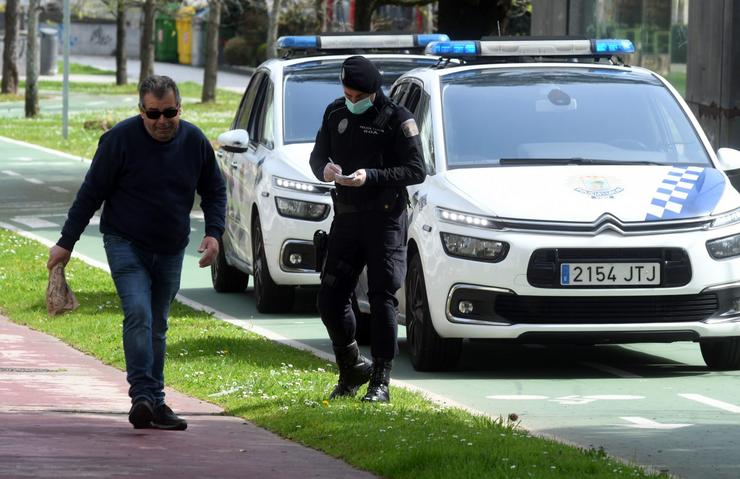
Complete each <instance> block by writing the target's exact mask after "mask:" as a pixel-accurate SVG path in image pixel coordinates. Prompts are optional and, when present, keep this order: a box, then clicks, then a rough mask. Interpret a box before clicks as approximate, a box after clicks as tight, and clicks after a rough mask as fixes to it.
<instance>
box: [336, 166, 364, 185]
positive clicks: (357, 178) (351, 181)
mask: <svg viewBox="0 0 740 479" xmlns="http://www.w3.org/2000/svg"><path fill="white" fill-rule="evenodd" d="M365 180H367V173H366V172H365V169H364V168H360V169H359V170H357V171H355V172H354V173H352V174H351V175H347V177H345V178H335V179H334V182H335V183H338V184H340V185H342V186H355V187H359V186H362V185H364V184H365Z"/></svg>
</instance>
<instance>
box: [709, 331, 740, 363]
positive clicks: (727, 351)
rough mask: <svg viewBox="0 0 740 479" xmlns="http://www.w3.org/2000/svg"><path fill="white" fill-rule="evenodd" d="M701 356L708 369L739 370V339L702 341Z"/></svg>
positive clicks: (734, 337)
mask: <svg viewBox="0 0 740 479" xmlns="http://www.w3.org/2000/svg"><path fill="white" fill-rule="evenodd" d="M699 344H700V346H701V355H702V357H704V362H705V363H707V366H709V369H712V370H715V371H733V370H737V369H740V337H737V336H733V337H729V338H724V339H713V340H711V341H702V342H701V343H699Z"/></svg>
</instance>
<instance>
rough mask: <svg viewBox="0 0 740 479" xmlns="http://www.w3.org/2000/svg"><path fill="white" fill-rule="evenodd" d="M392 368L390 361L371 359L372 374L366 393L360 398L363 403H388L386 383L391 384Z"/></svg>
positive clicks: (388, 394)
mask: <svg viewBox="0 0 740 479" xmlns="http://www.w3.org/2000/svg"><path fill="white" fill-rule="evenodd" d="M392 367H393V361H392V360H389V359H380V358H373V374H372V376H371V377H370V384H368V385H367V393H366V394H365V396H363V398H362V400H363V401H368V402H390V400H391V394H390V392H389V391H388V383H390V382H391V368H392Z"/></svg>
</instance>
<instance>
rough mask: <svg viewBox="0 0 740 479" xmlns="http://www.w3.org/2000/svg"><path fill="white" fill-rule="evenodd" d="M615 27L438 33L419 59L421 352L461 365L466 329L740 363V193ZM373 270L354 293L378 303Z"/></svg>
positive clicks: (408, 304) (415, 270)
mask: <svg viewBox="0 0 740 479" xmlns="http://www.w3.org/2000/svg"><path fill="white" fill-rule="evenodd" d="M632 51H634V47H633V46H632V44H631V43H630V42H629V41H620V40H595V41H590V40H572V39H569V40H551V41H544V40H535V39H531V40H522V41H509V40H501V41H480V42H477V41H476V42H441V43H435V44H431V45H430V46H429V47H428V48H427V53H432V54H436V55H441V56H443V57H445V58H457V59H462V61H463V64H458V65H454V64H450V65H448V66H445V65H444V64H443V65H441V66H438V67H435V68H425V69H417V70H413V71H411V72H409V73H407V74H405V75H403V76H402V77H401V78H400V79H399V80H398V81H397V82H396V83H395V84H394V86H393V89H392V97H393V98H394V99H395V100H396V101H398V102H399V103H401V104H403V105H405V106H406V107H407V108H409V109H410V110H411V111H412V112H414V114H415V116H416V119H417V122H418V124H419V129H420V136H421V142H422V146H423V149H424V156H425V161H426V164H427V169H428V173H429V176H428V177H427V178H426V181H425V182H424V183H423V184H421V185H417V186H415V187H410V188H409V192H410V196H411V198H412V205H411V208H410V213H409V214H410V230H409V242H408V271H407V276H406V282H405V291H404V292H399V296H402V297H400V298H399V301H400V302H401V311H403V312H405V317H402V318H401V321H402V322H405V325H406V335H407V345H408V349H409V354H410V356H411V360H412V363H413V365H414V367H415V368H416V369H419V370H434V369H440V368H449V367H453V366H454V365H455V363H456V361H457V359H458V357H459V355H460V351H461V343H462V339H463V338H496V339H511V340H518V341H521V342H527V343H544V342H552V341H556V342H568V343H571V342H582V343H588V344H599V343H627V342H673V341H697V342H699V344H700V345H701V352H702V354H703V357H704V359H705V361H706V363H707V365H708V366H709V367H710V368H712V369H738V368H740V195H738V193H737V191H736V190H735V188H734V187H733V185H732V184H731V183H730V181H729V180H728V176H727V174H726V172H730V171H732V170H737V169H738V168H740V152H738V151H736V150H731V149H720V150H719V151H718V152H717V153H716V154H715V152H714V151H713V150H712V147H711V145H710V143H709V142H708V140H707V138H706V136H705V135H704V133H703V132H702V130H701V127H700V126H699V124H698V123H697V121H696V119H695V118H694V116H693V115H692V113H691V111H690V110H689V108H688V106H687V105H686V103H685V102H684V101H683V99H682V98H681V97H680V96H679V95H678V94H677V93H676V91H675V90H674V89H673V88H672V87H671V85H670V84H668V83H667V82H666V81H665V80H664V79H663V78H661V77H660V76H658V75H656V74H655V73H653V72H651V71H649V70H646V69H643V68H636V67H630V66H627V65H625V64H623V63H621V62H619V61H616V62H615V61H614V60H618V58H616V57H615V55H620V54H623V53H630V52H632ZM365 290H366V286H365V284H364V283H362V280H361V284H360V285H359V287H358V288H357V291H356V293H357V295H358V302H359V307H360V309H361V310H362V311H363V312H367V311H368V305H367V301H366V298H365V297H364V293H365Z"/></svg>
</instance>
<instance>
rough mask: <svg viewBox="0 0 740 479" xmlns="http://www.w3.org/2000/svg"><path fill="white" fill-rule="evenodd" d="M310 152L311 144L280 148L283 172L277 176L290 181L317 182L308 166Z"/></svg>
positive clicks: (296, 144)
mask: <svg viewBox="0 0 740 479" xmlns="http://www.w3.org/2000/svg"><path fill="white" fill-rule="evenodd" d="M312 150H313V143H295V144H292V145H285V146H283V147H281V148H280V159H281V160H282V163H283V165H282V166H281V170H285V171H281V172H279V174H282V175H284V176H286V177H287V178H289V179H291V180H300V181H308V182H310V183H316V181H318V180H317V179H316V176H314V174H313V171H311V165H309V159H310V158H311V151H312ZM276 173H278V172H276Z"/></svg>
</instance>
